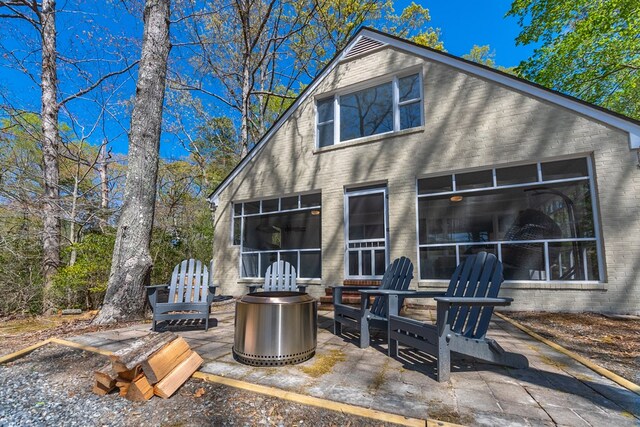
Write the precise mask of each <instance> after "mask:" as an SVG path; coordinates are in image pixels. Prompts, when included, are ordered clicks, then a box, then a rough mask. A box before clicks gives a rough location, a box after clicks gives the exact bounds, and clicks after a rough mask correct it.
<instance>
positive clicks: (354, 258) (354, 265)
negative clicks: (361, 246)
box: [349, 251, 360, 276]
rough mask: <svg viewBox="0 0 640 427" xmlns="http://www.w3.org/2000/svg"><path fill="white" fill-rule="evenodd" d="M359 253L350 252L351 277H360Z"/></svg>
mask: <svg viewBox="0 0 640 427" xmlns="http://www.w3.org/2000/svg"><path fill="white" fill-rule="evenodd" d="M359 274H360V271H359V270H358V251H349V276H358V275H359Z"/></svg>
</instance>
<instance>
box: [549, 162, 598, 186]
mask: <svg viewBox="0 0 640 427" xmlns="http://www.w3.org/2000/svg"><path fill="white" fill-rule="evenodd" d="M541 166H542V179H543V180H544V181H551V180H554V179H564V178H577V177H581V176H589V172H588V170H587V159H585V158H582V159H572V160H560V161H558V162H547V163H543V164H542V165H541Z"/></svg>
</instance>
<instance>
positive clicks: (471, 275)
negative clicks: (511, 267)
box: [446, 252, 503, 339]
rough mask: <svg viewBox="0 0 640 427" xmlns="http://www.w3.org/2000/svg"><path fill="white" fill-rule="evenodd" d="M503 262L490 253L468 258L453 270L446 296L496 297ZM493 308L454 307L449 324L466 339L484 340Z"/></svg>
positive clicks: (500, 281)
mask: <svg viewBox="0 0 640 427" xmlns="http://www.w3.org/2000/svg"><path fill="white" fill-rule="evenodd" d="M502 281H503V278H502V263H501V262H500V261H498V258H497V257H496V256H495V255H494V254H491V253H487V252H479V253H477V254H475V255H470V256H468V257H467V259H466V260H465V261H464V262H463V263H460V265H458V266H457V267H456V270H455V271H454V273H453V276H452V277H451V281H450V282H449V288H448V289H447V293H446V295H447V296H449V297H468V298H473V297H476V298H495V297H497V296H498V292H499V291H500V285H501V284H502ZM492 314H493V306H474V307H467V306H455V307H452V308H451V309H450V310H449V325H450V327H451V330H452V331H453V332H455V333H458V334H461V335H464V336H465V337H468V338H477V339H479V338H483V337H484V336H485V334H486V333H487V329H488V328H489V321H490V320H491V315H492Z"/></svg>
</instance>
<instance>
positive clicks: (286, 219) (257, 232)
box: [243, 211, 320, 251]
mask: <svg viewBox="0 0 640 427" xmlns="http://www.w3.org/2000/svg"><path fill="white" fill-rule="evenodd" d="M243 246H244V249H245V251H262V250H276V249H316V248H320V215H311V212H310V211H306V212H285V213H278V214H267V215H258V216H252V217H246V218H245V228H244V241H243Z"/></svg>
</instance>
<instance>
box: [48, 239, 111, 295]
mask: <svg viewBox="0 0 640 427" xmlns="http://www.w3.org/2000/svg"><path fill="white" fill-rule="evenodd" d="M114 242H115V235H114V234H113V233H110V234H98V233H89V234H87V235H85V236H84V238H83V239H82V241H81V242H79V243H76V244H74V245H71V246H67V247H66V248H65V251H64V258H67V259H68V257H69V256H70V254H71V251H72V250H73V249H75V251H76V254H77V255H76V256H77V258H76V261H75V263H74V264H73V265H67V266H65V267H63V268H61V269H60V270H59V271H58V273H57V274H56V276H55V278H54V287H53V290H54V301H55V303H56V305H57V306H58V307H66V308H97V306H98V305H99V304H100V303H101V302H102V298H103V297H104V292H105V290H106V289H107V280H108V279H109V271H110V269H111V255H112V253H113V244H114Z"/></svg>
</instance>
